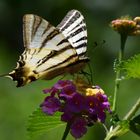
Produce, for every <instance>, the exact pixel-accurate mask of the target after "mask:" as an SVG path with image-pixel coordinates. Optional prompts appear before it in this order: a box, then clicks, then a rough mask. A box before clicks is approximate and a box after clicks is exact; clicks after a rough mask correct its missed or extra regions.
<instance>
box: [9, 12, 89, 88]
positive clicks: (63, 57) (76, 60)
mask: <svg viewBox="0 0 140 140" xmlns="http://www.w3.org/2000/svg"><path fill="white" fill-rule="evenodd" d="M23 40H24V46H25V51H24V52H23V53H22V55H21V56H20V59H19V61H18V62H17V63H18V65H17V67H16V68H15V69H14V71H12V72H11V73H9V75H10V76H11V77H12V78H13V80H15V81H17V82H18V85H17V86H23V85H25V84H27V83H30V82H32V81H34V80H37V79H39V78H43V79H52V78H54V77H56V76H58V75H60V74H64V73H66V72H69V73H71V72H76V71H77V70H79V69H80V68H81V66H82V65H84V64H85V63H86V62H87V61H88V58H87V57H85V53H86V47H87V31H86V24H85V22H84V18H83V16H82V15H81V14H80V12H79V11H77V10H72V11H70V12H69V13H68V14H67V15H66V17H65V18H64V19H63V20H62V22H61V23H60V24H59V25H58V26H57V27H54V26H52V25H51V24H50V23H49V22H48V21H46V20H44V19H43V18H41V17H39V16H36V15H32V14H29V15H25V16H24V18H23Z"/></svg>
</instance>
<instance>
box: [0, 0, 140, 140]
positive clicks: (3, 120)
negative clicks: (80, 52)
mask: <svg viewBox="0 0 140 140" xmlns="http://www.w3.org/2000/svg"><path fill="white" fill-rule="evenodd" d="M71 9H78V10H80V11H81V12H82V14H83V15H84V17H85V20H86V23H87V30H88V55H89V57H90V58H91V64H92V68H93V72H94V73H93V74H94V83H95V84H97V85H100V86H101V87H102V88H103V89H104V90H105V92H106V93H107V94H108V95H109V96H112V94H113V86H114V82H113V80H114V78H115V77H114V72H113V69H112V67H113V62H114V59H115V57H116V55H117V51H118V48H119V35H118V34H117V33H116V32H114V31H113V30H112V29H111V28H110V27H109V23H110V21H111V20H113V19H115V18H118V17H120V16H123V15H128V14H129V15H130V16H132V17H136V16H140V1H139V0H133V1H132V0H123V1H122V0H114V1H112V0H40V1H37V0H0V74H3V73H8V72H10V71H11V70H12V69H13V68H14V67H15V66H16V61H17V59H18V56H19V55H20V54H21V52H22V51H23V49H24V48H23V42H22V17H23V15H24V14H27V13H32V14H36V15H39V16H41V17H43V18H45V19H47V20H48V21H50V22H51V23H52V24H53V25H57V24H58V23H59V22H60V21H61V20H62V18H63V17H64V16H65V14H66V13H67V12H68V11H69V10H71ZM103 40H105V41H106V43H102V42H103ZM95 42H97V48H96V49H94V47H95V46H96V45H95V44H96V43H95ZM126 46H127V47H126V58H129V57H130V56H131V55H134V54H135V53H136V54H137V53H139V52H140V36H137V37H129V38H128V40H127V43H126ZM56 80H57V78H56V79H54V80H51V81H41V80H38V81H36V82H33V83H31V84H29V85H27V86H25V87H22V88H16V87H15V83H14V82H13V81H11V80H10V79H8V78H0V139H1V140H9V139H10V140H19V139H20V140H26V139H27V135H26V134H27V133H26V125H27V120H28V116H29V115H30V114H31V113H32V112H33V111H34V110H35V109H36V108H38V106H39V105H40V103H41V102H42V100H43V98H44V95H43V94H42V89H44V88H46V87H49V86H51V85H53V84H54V82H55V81H56ZM139 83H140V81H139V80H138V79H130V80H127V81H123V82H122V83H121V89H120V94H119V99H118V105H117V108H118V110H117V111H118V113H119V115H120V117H123V115H125V113H127V111H128V110H129V109H130V107H131V106H132V105H133V104H134V102H135V101H136V99H137V98H138V97H139V95H140V88H139ZM63 131H64V127H61V128H57V129H55V130H53V131H50V132H48V133H47V134H45V135H42V136H41V137H36V138H32V140H40V139H41V140H52V139H56V140H60V139H61V137H62V134H63ZM101 134H102V135H101ZM103 137H104V130H103V128H102V127H101V126H100V125H96V126H95V127H94V128H90V129H89V131H88V133H87V134H86V135H85V136H84V137H83V138H82V140H96V139H98V140H103ZM72 139H73V138H72V137H71V136H69V137H68V140H72ZM124 139H127V140H132V139H133V140H138V139H139V138H138V137H137V136H136V135H134V134H133V133H129V134H126V135H125V136H122V137H121V138H119V140H124Z"/></svg>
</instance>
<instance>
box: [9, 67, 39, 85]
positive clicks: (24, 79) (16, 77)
mask: <svg viewBox="0 0 140 140" xmlns="http://www.w3.org/2000/svg"><path fill="white" fill-rule="evenodd" d="M7 77H9V78H11V79H12V80H13V81H17V87H21V86H24V85H26V84H28V83H30V82H32V81H35V80H36V79H37V74H35V72H34V71H31V70H30V69H29V68H28V67H18V68H15V69H14V70H13V71H12V72H10V73H9V74H8V75H7Z"/></svg>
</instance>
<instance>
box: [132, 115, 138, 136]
mask: <svg viewBox="0 0 140 140" xmlns="http://www.w3.org/2000/svg"><path fill="white" fill-rule="evenodd" d="M130 130H131V131H132V132H134V133H135V134H137V135H138V136H140V115H138V116H136V117H135V118H134V119H133V120H131V121H130Z"/></svg>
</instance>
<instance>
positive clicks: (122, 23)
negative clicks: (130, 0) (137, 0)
mask: <svg viewBox="0 0 140 140" xmlns="http://www.w3.org/2000/svg"><path fill="white" fill-rule="evenodd" d="M139 23H140V17H136V18H134V19H133V20H132V19H130V18H128V17H122V18H120V19H116V20H113V21H112V22H111V27H112V28H113V29H114V30H115V31H117V32H118V33H120V34H126V35H129V36H132V35H139V34H140V24H139Z"/></svg>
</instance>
